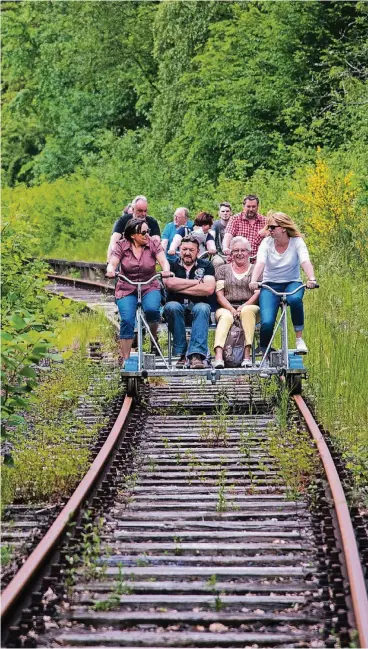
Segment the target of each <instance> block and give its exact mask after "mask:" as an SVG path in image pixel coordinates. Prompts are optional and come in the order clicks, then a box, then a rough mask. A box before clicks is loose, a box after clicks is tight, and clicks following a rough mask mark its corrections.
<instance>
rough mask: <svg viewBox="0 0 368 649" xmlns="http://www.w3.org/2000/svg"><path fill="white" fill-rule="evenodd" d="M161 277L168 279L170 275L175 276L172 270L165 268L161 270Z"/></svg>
mask: <svg viewBox="0 0 368 649" xmlns="http://www.w3.org/2000/svg"><path fill="white" fill-rule="evenodd" d="M161 277H162V278H163V279H167V278H168V277H175V275H174V273H172V272H171V271H170V270H163V271H162V272H161Z"/></svg>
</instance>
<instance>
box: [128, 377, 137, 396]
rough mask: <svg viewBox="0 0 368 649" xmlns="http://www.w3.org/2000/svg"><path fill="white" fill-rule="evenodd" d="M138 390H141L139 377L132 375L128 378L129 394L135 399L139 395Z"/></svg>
mask: <svg viewBox="0 0 368 649" xmlns="http://www.w3.org/2000/svg"><path fill="white" fill-rule="evenodd" d="M138 391H139V384H138V379H137V378H136V377H134V376H133V377H132V376H130V377H129V378H128V379H127V392H126V393H127V396H128V397H132V398H133V399H136V398H137V397H138Z"/></svg>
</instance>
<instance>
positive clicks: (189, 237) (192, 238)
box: [180, 234, 199, 250]
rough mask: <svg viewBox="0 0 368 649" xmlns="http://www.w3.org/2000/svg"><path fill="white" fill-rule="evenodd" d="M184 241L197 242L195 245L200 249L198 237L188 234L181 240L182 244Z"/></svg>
mask: <svg viewBox="0 0 368 649" xmlns="http://www.w3.org/2000/svg"><path fill="white" fill-rule="evenodd" d="M183 243H195V245H196V246H197V248H198V250H199V241H198V239H196V237H192V236H191V235H190V234H187V236H185V237H183V238H182V240H181V242H180V245H181V246H182V245H183Z"/></svg>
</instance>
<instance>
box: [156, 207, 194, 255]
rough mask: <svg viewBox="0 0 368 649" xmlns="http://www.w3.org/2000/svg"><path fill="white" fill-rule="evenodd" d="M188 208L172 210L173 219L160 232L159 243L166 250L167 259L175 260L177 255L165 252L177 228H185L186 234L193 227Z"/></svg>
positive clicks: (169, 246)
mask: <svg viewBox="0 0 368 649" xmlns="http://www.w3.org/2000/svg"><path fill="white" fill-rule="evenodd" d="M188 219H189V210H187V208H186V207H178V208H177V209H176V210H175V212H174V220H173V221H171V223H167V224H166V225H165V227H164V231H163V233H162V240H161V245H162V247H163V249H164V250H165V252H166V257H167V258H168V260H169V261H175V260H176V259H177V255H176V254H175V255H170V254H169V253H168V252H167V249H168V248H169V250H170V248H171V243H172V240H173V238H174V237H175V235H176V233H177V230H178V228H180V227H183V228H185V229H186V234H189V231H190V230H191V229H192V228H193V221H189V220H188Z"/></svg>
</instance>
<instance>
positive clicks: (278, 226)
mask: <svg viewBox="0 0 368 649" xmlns="http://www.w3.org/2000/svg"><path fill="white" fill-rule="evenodd" d="M280 227H281V226H280V225H269V226H268V229H269V230H271V232H273V231H274V230H276V228H280Z"/></svg>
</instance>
